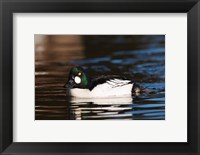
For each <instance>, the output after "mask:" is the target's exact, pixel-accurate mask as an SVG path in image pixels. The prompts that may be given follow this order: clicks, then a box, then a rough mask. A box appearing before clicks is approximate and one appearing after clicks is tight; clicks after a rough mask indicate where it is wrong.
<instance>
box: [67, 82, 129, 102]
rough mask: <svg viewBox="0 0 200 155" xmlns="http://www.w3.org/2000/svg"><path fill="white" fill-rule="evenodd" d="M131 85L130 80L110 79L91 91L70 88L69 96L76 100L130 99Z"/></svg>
mask: <svg viewBox="0 0 200 155" xmlns="http://www.w3.org/2000/svg"><path fill="white" fill-rule="evenodd" d="M132 88H133V83H132V82H131V81H130V80H122V79H111V80H108V81H106V82H105V83H102V84H98V85H97V86H95V87H94V88H93V89H92V90H89V89H81V88H72V89H70V95H71V96H73V97H78V98H106V97H130V96H131V95H132Z"/></svg>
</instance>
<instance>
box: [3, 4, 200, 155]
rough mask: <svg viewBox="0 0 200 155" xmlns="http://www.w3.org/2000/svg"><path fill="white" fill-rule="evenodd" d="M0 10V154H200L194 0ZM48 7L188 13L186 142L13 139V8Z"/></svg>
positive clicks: (198, 21) (198, 15)
mask: <svg viewBox="0 0 200 155" xmlns="http://www.w3.org/2000/svg"><path fill="white" fill-rule="evenodd" d="M0 11H1V12H0V23H1V24H0V126H1V127H0V152H1V153H2V154H23V155H24V154H118V155H120V154H123V155H124V154H135V155H137V154H138V155H139V154H140V155H143V154H163V155H164V154H183V155H186V154H187V155H188V154H190V155H193V154H194V155H197V154H200V104H199V101H200V95H198V93H199V88H200V82H199V80H198V79H199V78H200V71H199V69H200V54H199V52H200V45H199V40H200V39H199V37H200V2H199V0H82V1H81V0H0ZM49 12H51V13H57V12H58V13H64V12H65V13H67V12H70V13H71V12H79V13H84V12H88V13H95V12H99V13H100V12H102V13H104V12H107V13H129V12H135V13H139V12H141V13H187V19H188V31H187V34H188V39H187V42H188V49H187V50H188V52H187V53H188V64H187V69H188V75H187V76H188V77H187V78H188V82H187V88H188V119H187V121H188V142H187V143H170V142H168V143H164V142H163V143H120V142H119V143H55V142H51V143H41V142H40V143H31V142H29V143H21V142H20V143H16V142H13V129H12V126H13V109H12V108H13V105H12V104H13V97H12V96H13V59H14V58H13V13H49ZM177 93H178V92H177ZM183 121H184V120H183Z"/></svg>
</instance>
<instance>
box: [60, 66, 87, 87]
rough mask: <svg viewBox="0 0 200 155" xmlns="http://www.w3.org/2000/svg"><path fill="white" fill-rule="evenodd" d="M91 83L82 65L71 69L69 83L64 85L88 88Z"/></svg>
mask: <svg viewBox="0 0 200 155" xmlns="http://www.w3.org/2000/svg"><path fill="white" fill-rule="evenodd" d="M88 85H89V79H88V77H87V75H86V73H85V71H84V70H83V68H81V67H73V68H72V69H71V70H70V73H69V78H68V81H67V83H66V84H65V85H64V87H65V88H67V89H72V88H87V87H88Z"/></svg>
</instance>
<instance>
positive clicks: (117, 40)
mask: <svg viewBox="0 0 200 155" xmlns="http://www.w3.org/2000/svg"><path fill="white" fill-rule="evenodd" d="M35 42H36V45H35V49H36V55H35V56H36V66H35V71H36V74H35V77H36V78H35V119H36V120H55V119H56V120H63V119H67V120H68V119H71V120H74V119H75V120H93V119H97V120H105V119H108V120H113V119H115V120H118V119H120V120H121V119H129V120H163V119H165V37H164V36H39V35H37V36H35ZM77 65H79V66H82V67H83V68H84V69H85V70H86V71H87V72H88V73H89V75H90V76H98V75H102V74H105V75H109V74H115V75H124V76H126V77H128V78H130V79H133V80H134V81H136V82H137V83H138V84H139V85H140V86H142V87H145V88H148V90H151V92H150V93H144V94H140V95H138V96H132V97H130V98H107V99H103V98H101V99H79V98H71V97H68V96H66V90H65V89H64V88H63V85H64V84H65V82H66V80H67V77H68V73H69V70H70V68H71V67H72V66H77Z"/></svg>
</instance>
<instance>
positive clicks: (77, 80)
mask: <svg viewBox="0 0 200 155" xmlns="http://www.w3.org/2000/svg"><path fill="white" fill-rule="evenodd" d="M74 81H75V82H76V84H79V83H81V78H80V77H78V76H76V77H75V78H74Z"/></svg>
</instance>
